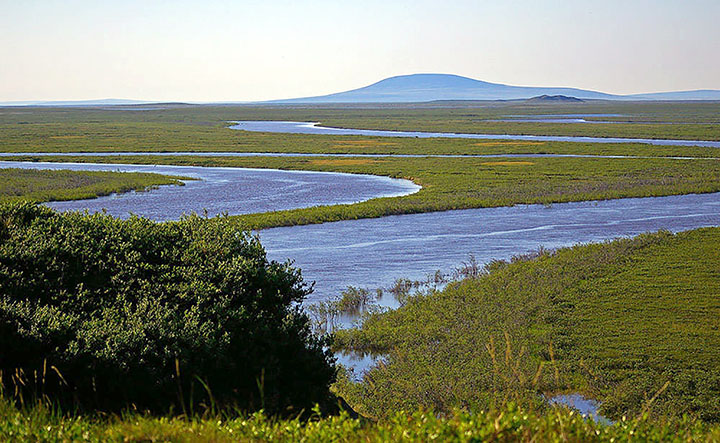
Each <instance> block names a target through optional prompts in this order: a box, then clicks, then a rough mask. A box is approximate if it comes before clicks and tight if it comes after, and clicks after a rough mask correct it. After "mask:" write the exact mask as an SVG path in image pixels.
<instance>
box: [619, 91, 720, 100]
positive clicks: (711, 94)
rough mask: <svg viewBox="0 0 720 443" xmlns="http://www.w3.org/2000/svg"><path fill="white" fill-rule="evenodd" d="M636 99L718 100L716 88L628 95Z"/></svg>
mask: <svg viewBox="0 0 720 443" xmlns="http://www.w3.org/2000/svg"><path fill="white" fill-rule="evenodd" d="M628 97H630V98H633V99H636V100H720V91H718V90H717V89H697V90H695V91H676V92H653V93H650V94H633V95H630V96H628Z"/></svg>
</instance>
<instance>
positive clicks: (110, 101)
mask: <svg viewBox="0 0 720 443" xmlns="http://www.w3.org/2000/svg"><path fill="white" fill-rule="evenodd" d="M148 103H155V102H152V101H147V100H125V99H121V98H105V99H98V100H57V101H22V102H20V101H18V102H0V106H117V105H144V104H148Z"/></svg>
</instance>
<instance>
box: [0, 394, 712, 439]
mask: <svg viewBox="0 0 720 443" xmlns="http://www.w3.org/2000/svg"><path fill="white" fill-rule="evenodd" d="M0 438H2V439H3V440H7V441H90V442H96V441H97V442H101V441H102V442H106V441H111V442H114V441H117V442H128V441H138V442H139V441H173V442H233V441H282V442H285V441H287V442H298V441H303V442H328V441H337V442H355V441H369V442H386V441H423V442H425V441H430V440H435V441H459V442H471V441H528V442H529V441H599V442H613V441H628V440H633V441H675V442H685V441H688V442H689V441H717V440H718V439H720V428H719V427H717V426H709V425H707V424H704V423H701V422H698V421H695V420H692V419H687V418H686V419H683V420H678V421H662V422H657V421H653V420H648V419H647V418H645V417H639V418H631V419H627V420H621V421H620V422H618V423H616V424H614V425H605V424H598V423H595V422H593V421H591V420H587V419H584V418H583V417H582V416H580V415H579V414H577V413H574V412H572V411H568V410H562V409H558V410H548V411H546V412H542V413H539V412H535V411H528V410H523V409H521V408H518V407H516V406H513V405H507V406H504V407H502V408H498V409H493V410H488V411H479V412H476V413H470V412H463V411H454V412H453V413H450V414H447V415H442V416H440V415H436V414H433V413H430V412H414V413H412V412H398V413H396V414H393V416H392V417H389V418H388V419H386V420H382V421H380V422H372V421H368V420H364V419H355V418H350V417H348V416H347V415H346V414H343V415H340V416H336V417H325V418H320V417H315V418H313V419H311V420H308V421H300V420H297V419H285V420H278V419H274V418H270V417H267V416H265V415H264V414H262V413H258V414H254V415H250V416H241V417H225V416H222V415H220V416H217V415H212V414H209V415H207V416H205V417H198V418H187V417H177V416H165V417H162V416H161V417H158V416H155V417H153V416H147V415H143V414H138V413H127V414H125V415H122V416H113V417H82V416H63V415H61V414H58V413H57V412H53V411H49V410H48V409H46V408H43V407H41V406H40V407H39V406H34V407H25V408H17V407H15V406H13V405H10V404H8V403H7V402H6V401H0Z"/></svg>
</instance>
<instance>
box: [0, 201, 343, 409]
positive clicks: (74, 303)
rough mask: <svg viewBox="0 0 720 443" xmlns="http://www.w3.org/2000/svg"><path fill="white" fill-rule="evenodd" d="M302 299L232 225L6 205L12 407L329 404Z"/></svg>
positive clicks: (4, 270) (1, 297) (1, 317)
mask: <svg viewBox="0 0 720 443" xmlns="http://www.w3.org/2000/svg"><path fill="white" fill-rule="evenodd" d="M308 292H309V290H308V289H307V287H306V286H305V284H304V283H303V281H302V277H301V274H300V271H299V270H296V269H293V268H292V267H290V265H289V263H284V264H281V263H277V262H269V261H268V260H267V259H266V256H265V251H264V249H263V248H262V246H261V245H260V243H259V241H258V240H257V238H256V237H253V236H251V235H249V234H248V233H247V232H243V231H241V230H239V229H238V228H237V227H236V224H235V223H232V222H231V221H230V220H228V219H227V218H222V217H221V218H217V219H210V220H208V219H203V218H200V217H197V216H191V217H187V218H185V219H183V220H181V221H179V222H173V223H156V222H152V221H150V220H148V219H144V218H139V217H133V218H131V219H129V220H125V221H123V220H118V219H114V218H112V217H110V216H106V215H102V214H95V215H84V214H80V213H66V214H58V213H55V212H53V211H51V210H49V209H47V208H44V207H42V206H36V205H33V204H30V203H19V204H12V205H4V206H1V207H0V370H1V371H2V378H3V379H2V382H3V386H4V388H5V394H6V395H13V396H14V397H15V398H18V399H26V400H27V399H28V398H37V397H39V398H48V399H50V400H51V401H53V402H57V403H58V404H61V405H64V406H65V407H66V408H68V407H69V408H76V407H77V408H80V409H83V410H84V409H88V410H90V409H95V408H97V409H101V410H119V409H121V408H124V407H128V406H129V405H133V406H134V407H137V408H140V409H145V408H149V409H153V410H164V411H167V410H168V408H169V407H170V405H174V408H175V410H185V408H186V405H188V404H189V405H192V404H200V403H203V402H204V403H205V404H208V405H209V404H216V405H218V406H231V407H238V408H240V409H243V410H253V409H260V408H265V409H266V410H268V411H273V412H283V413H285V412H288V409H287V408H294V410H295V411H296V412H297V411H299V410H301V409H302V408H309V407H311V406H312V405H313V404H315V403H321V404H326V405H327V404H328V403H329V402H331V401H332V396H331V394H330V393H329V386H330V384H331V383H332V382H333V381H334V378H335V367H334V362H333V357H332V356H331V354H330V353H329V351H327V350H326V348H325V346H326V341H325V339H321V338H318V337H316V336H314V335H312V334H311V331H310V327H309V319H308V317H307V316H306V315H305V314H304V313H303V312H302V311H301V310H300V308H299V307H298V304H299V303H300V302H301V301H302V300H303V299H304V298H305V296H306V295H307V294H308Z"/></svg>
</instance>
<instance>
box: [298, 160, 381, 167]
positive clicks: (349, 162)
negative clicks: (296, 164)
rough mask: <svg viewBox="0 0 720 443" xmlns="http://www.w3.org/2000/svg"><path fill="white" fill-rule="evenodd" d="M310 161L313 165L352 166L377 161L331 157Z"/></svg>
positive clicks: (375, 161)
mask: <svg viewBox="0 0 720 443" xmlns="http://www.w3.org/2000/svg"><path fill="white" fill-rule="evenodd" d="M310 163H311V164H313V165H330V166H353V165H368V164H371V163H377V160H373V159H370V158H333V159H322V160H312V161H311V162H310Z"/></svg>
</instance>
